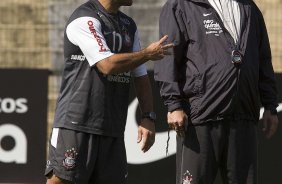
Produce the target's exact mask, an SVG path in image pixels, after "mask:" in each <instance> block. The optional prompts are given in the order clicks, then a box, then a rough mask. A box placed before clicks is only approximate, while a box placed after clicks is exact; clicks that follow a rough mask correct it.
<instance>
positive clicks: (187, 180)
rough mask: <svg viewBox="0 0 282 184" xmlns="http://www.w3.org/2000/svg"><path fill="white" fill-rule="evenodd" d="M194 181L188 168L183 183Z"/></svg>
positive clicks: (190, 183)
mask: <svg viewBox="0 0 282 184" xmlns="http://www.w3.org/2000/svg"><path fill="white" fill-rule="evenodd" d="M192 181H193V178H192V174H190V172H189V171H188V170H187V171H186V172H185V173H184V174H183V178H182V184H192Z"/></svg>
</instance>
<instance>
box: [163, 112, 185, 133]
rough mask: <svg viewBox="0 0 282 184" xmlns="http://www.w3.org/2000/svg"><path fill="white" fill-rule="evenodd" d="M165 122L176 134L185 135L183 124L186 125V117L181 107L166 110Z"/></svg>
mask: <svg viewBox="0 0 282 184" xmlns="http://www.w3.org/2000/svg"><path fill="white" fill-rule="evenodd" d="M167 123H168V126H169V128H170V129H171V130H175V131H176V133H177V135H178V136H180V137H184V136H185V126H187V125H186V124H187V123H188V117H187V114H186V113H185V112H184V111H183V110H182V109H179V110H175V111H172V112H168V113H167Z"/></svg>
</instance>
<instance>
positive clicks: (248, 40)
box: [154, 0, 277, 124]
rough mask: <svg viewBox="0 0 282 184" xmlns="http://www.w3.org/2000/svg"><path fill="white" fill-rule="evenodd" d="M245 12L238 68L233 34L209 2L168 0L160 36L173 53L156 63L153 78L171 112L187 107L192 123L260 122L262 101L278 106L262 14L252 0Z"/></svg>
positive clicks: (244, 3)
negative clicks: (241, 60) (234, 120)
mask: <svg viewBox="0 0 282 184" xmlns="http://www.w3.org/2000/svg"><path fill="white" fill-rule="evenodd" d="M238 3H239V7H240V13H241V22H242V23H241V33H240V38H239V51H240V52H241V54H242V56H243V62H242V64H240V65H239V66H235V65H234V64H233V63H232V62H231V53H232V51H233V50H235V42H234V40H233V38H232V36H231V35H230V34H229V33H228V31H227V30H226V29H225V28H224V25H223V22H222V20H221V19H220V17H219V15H218V14H217V12H216V10H215V9H214V8H213V7H212V6H211V5H210V4H209V2H208V0H168V1H167V3H166V4H165V5H164V7H163V9H162V12H161V15H160V36H161V37H162V36H163V35H168V36H169V40H168V42H174V44H175V47H174V48H173V49H172V52H173V54H172V55H171V56H167V57H165V58H164V59H163V60H161V61H158V62H156V63H155V67H154V70H155V80H156V81H157V83H158V84H159V87H160V93H161V97H162V98H163V100H164V103H165V105H166V106H167V107H168V111H173V110H175V109H179V108H181V109H185V110H186V112H187V113H188V114H189V116H190V118H191V120H192V123H193V124H200V123H203V122H206V121H213V120H219V119H223V118H225V117H232V118H236V119H249V120H254V121H257V120H258V118H259V108H260V102H261V103H262V105H263V106H264V107H265V108H266V109H275V108H276V107H277V97H276V96H277V92H276V86H275V79H274V71H273V67H272V63H271V51H270V45H269V40H268V35H267V31H266V27H265V23H264V20H263V16H262V14H261V12H260V10H259V9H258V7H257V6H256V5H255V4H254V2H253V1H250V0H238Z"/></svg>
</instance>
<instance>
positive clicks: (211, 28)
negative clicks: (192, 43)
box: [203, 19, 223, 36]
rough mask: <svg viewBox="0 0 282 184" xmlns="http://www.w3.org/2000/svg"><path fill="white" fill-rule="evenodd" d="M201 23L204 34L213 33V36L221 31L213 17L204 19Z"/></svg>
mask: <svg viewBox="0 0 282 184" xmlns="http://www.w3.org/2000/svg"><path fill="white" fill-rule="evenodd" d="M203 24H204V27H205V29H206V35H208V34H214V35H215V36H219V34H220V33H222V32H223V30H222V28H221V26H220V25H219V23H218V22H216V21H215V20H213V19H205V20H204V21H203Z"/></svg>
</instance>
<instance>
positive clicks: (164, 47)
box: [162, 43, 174, 49]
mask: <svg viewBox="0 0 282 184" xmlns="http://www.w3.org/2000/svg"><path fill="white" fill-rule="evenodd" d="M172 47H174V44H173V43H169V44H166V45H164V46H162V48H163V49H169V48H172Z"/></svg>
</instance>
